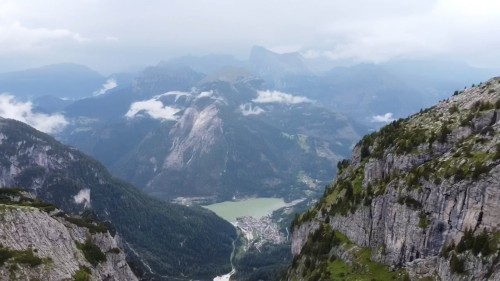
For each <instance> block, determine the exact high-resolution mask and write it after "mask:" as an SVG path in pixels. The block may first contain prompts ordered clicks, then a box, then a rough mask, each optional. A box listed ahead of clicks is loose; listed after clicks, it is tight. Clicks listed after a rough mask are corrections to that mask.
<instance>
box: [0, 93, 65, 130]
mask: <svg viewBox="0 0 500 281" xmlns="http://www.w3.org/2000/svg"><path fill="white" fill-rule="evenodd" d="M0 116H1V117H3V118H10V119H15V120H18V121H21V122H24V123H26V124H28V125H30V126H32V127H34V128H35V129H37V130H39V131H42V132H44V133H48V134H53V133H57V132H60V131H61V130H62V129H64V127H65V126H66V125H68V121H66V118H64V116H63V115H62V114H45V113H36V112H33V104H32V103H31V102H22V101H17V100H16V99H15V97H14V96H11V95H8V94H0Z"/></svg>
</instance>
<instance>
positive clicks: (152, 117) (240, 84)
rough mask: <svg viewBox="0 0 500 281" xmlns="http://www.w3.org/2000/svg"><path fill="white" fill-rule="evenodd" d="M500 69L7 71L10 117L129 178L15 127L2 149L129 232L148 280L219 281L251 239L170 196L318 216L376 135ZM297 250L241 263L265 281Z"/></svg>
mask: <svg viewBox="0 0 500 281" xmlns="http://www.w3.org/2000/svg"><path fill="white" fill-rule="evenodd" d="M492 73H494V70H490V69H478V68H473V67H469V66H467V65H463V64H458V63H450V62H429V61H408V60H399V61H391V62H387V63H381V64H352V65H344V66H335V65H328V64H327V63H325V62H323V63H321V64H318V61H317V60H315V59H310V58H306V57H304V56H302V55H301V54H299V53H288V54H278V53H274V52H271V51H269V50H266V49H265V48H262V47H254V48H253V49H252V51H251V54H250V56H249V59H248V60H238V59H235V58H233V57H231V56H229V55H207V56H202V57H194V56H186V57H179V58H176V59H172V60H170V61H166V62H160V63H159V64H157V65H154V66H150V67H147V68H145V69H144V70H142V71H140V72H138V73H119V74H113V75H110V76H107V77H105V76H103V75H100V74H98V73H96V72H95V71H93V70H91V69H89V68H87V67H85V66H81V65H75V64H62V65H51V66H46V67H41V68H37V69H31V70H26V71H18V72H11V73H4V74H0V81H5V83H3V82H2V83H0V92H5V94H2V95H0V113H1V114H0V115H2V116H5V117H6V118H13V119H17V120H19V121H22V122H25V123H27V124H29V125H31V126H34V127H35V128H37V129H39V130H41V131H44V132H47V133H50V134H52V135H53V136H55V137H56V138H57V139H58V140H60V141H61V142H63V143H65V144H68V145H71V146H73V147H75V148H76V149H79V150H81V151H83V152H84V153H87V154H89V155H91V156H92V157H94V158H95V159H97V160H98V161H100V162H101V163H102V164H104V165H105V166H106V168H107V169H109V171H110V172H111V173H112V174H113V176H114V177H117V178H120V179H121V180H124V182H122V181H121V180H116V179H115V178H113V177H112V176H111V175H110V174H108V172H107V171H106V169H104V168H103V167H102V166H100V164H98V163H96V162H95V161H94V160H92V159H91V158H88V157H87V156H85V155H84V154H82V153H80V152H78V151H77V150H76V149H74V148H68V147H65V146H63V145H61V144H59V143H57V142H56V141H55V140H53V139H51V138H50V137H47V136H45V135H43V134H41V133H40V132H37V131H34V130H31V129H30V128H28V127H27V126H24V125H23V124H21V123H17V122H14V121H11V120H3V119H2V122H1V123H2V129H3V131H2V136H3V137H2V138H1V142H0V145H2V146H3V147H4V149H5V151H9V153H7V154H6V155H5V156H4V158H2V162H1V163H2V165H3V166H2V167H3V168H2V175H0V179H1V180H2V182H1V183H2V186H5V187H7V186H21V187H23V188H26V189H28V190H30V191H31V192H32V193H33V194H34V195H37V196H38V197H41V198H42V199H44V200H47V201H49V202H52V203H55V204H57V205H58V206H60V208H62V209H64V210H66V211H68V212H73V213H77V214H78V213H81V212H82V211H83V210H85V209H88V208H89V207H90V208H91V209H92V210H93V211H94V212H95V215H96V216H97V218H98V219H100V220H107V221H110V222H111V223H112V224H113V225H114V227H116V229H117V230H118V232H119V233H120V234H121V235H123V237H124V239H125V241H126V244H125V246H126V247H125V249H126V251H127V254H128V255H129V260H130V259H132V260H133V261H134V262H135V264H136V267H134V266H132V267H133V268H134V269H135V270H136V271H138V272H139V273H140V274H143V276H145V277H148V276H149V277H155V278H166V279H167V280H169V278H188V279H189V278H200V279H210V278H212V277H213V276H215V275H218V274H223V273H227V272H229V271H231V267H234V264H230V260H229V258H228V257H230V256H232V255H231V254H230V253H231V251H232V250H233V252H234V251H237V249H236V248H238V247H240V246H241V245H240V246H234V243H242V244H244V242H241V241H243V240H239V239H242V238H241V237H242V236H241V235H240V236H238V238H236V237H237V236H236V234H235V232H234V228H233V227H232V226H231V225H230V224H228V223H227V222H225V221H222V220H221V219H219V218H217V217H216V216H215V215H214V214H213V213H211V212H209V211H205V210H202V209H200V208H199V207H194V208H187V207H184V206H178V205H175V204H171V203H167V202H168V201H171V200H174V199H179V198H181V199H182V200H183V199H186V198H187V199H188V200H187V201H186V202H189V203H190V204H192V203H193V202H194V203H195V204H197V203H213V202H221V201H225V200H234V199H244V198H253V197H276V198H284V199H285V200H286V201H287V202H290V201H293V200H297V199H300V200H304V201H302V205H301V206H300V208H306V207H307V204H309V202H311V201H315V200H316V199H317V198H318V197H319V196H320V195H321V194H322V193H323V191H324V189H323V187H324V186H325V185H326V184H328V183H329V182H330V181H331V179H332V178H333V177H334V175H335V173H336V170H337V168H338V167H339V166H338V165H337V163H338V162H339V161H340V160H342V159H345V158H349V157H350V154H351V150H352V148H353V147H354V145H355V144H356V143H357V142H358V141H359V139H360V138H361V137H362V136H363V135H365V134H367V133H369V132H371V131H373V130H374V129H377V128H379V127H380V126H382V125H384V124H386V123H389V122H391V121H393V120H394V119H396V118H398V117H404V116H407V115H408V114H410V113H412V112H418V111H419V110H421V109H422V108H425V107H427V106H429V105H431V104H434V103H435V102H437V101H438V100H441V99H444V98H447V97H449V96H450V94H451V93H453V92H454V91H455V90H460V89H463V88H464V87H465V86H469V85H470V84H473V83H478V82H479V81H481V80H484V79H486V78H487V77H489V76H490V75H491V74H492ZM75 89H77V90H75ZM13 167H14V168H13ZM125 182H129V183H131V184H132V185H133V186H132V185H129V184H127V183H125ZM138 189H139V190H141V191H139V190H138ZM86 190H88V193H89V194H90V195H87V191H86ZM143 192H145V193H147V194H149V195H150V196H153V197H156V198H159V199H161V200H163V201H160V200H156V199H151V198H150V197H148V196H147V195H146V194H144V193H143ZM87 197H88V198H87ZM75 198H80V199H81V198H83V199H85V200H80V199H79V200H78V202H77V201H76V200H77V199H75ZM91 198H92V199H91ZM182 200H177V202H179V201H182ZM182 202H184V201H182ZM295 202H296V201H295ZM87 203H90V205H87ZM292 216H293V211H291V210H287V209H285V210H282V211H280V212H278V214H275V217H273V220H274V221H273V222H272V223H273V224H274V223H281V224H282V225H281V227H282V231H283V232H284V233H285V232H286V231H288V228H287V227H288V225H286V222H288V221H290V220H291V218H292ZM130 225H134V226H135V225H139V226H140V228H141V229H140V230H136V229H135V228H134V229H133V228H130V227H129V226H130ZM283 235H284V234H283ZM233 241H234V243H233V245H231V244H232V242H233ZM286 243H289V242H285V244H284V245H278V246H276V245H271V246H269V248H265V249H266V250H265V251H264V252H263V253H261V252H260V249H257V250H255V249H254V251H253V252H252V251H249V252H248V253H249V256H248V258H247V259H245V258H241V256H240V257H239V258H240V261H244V262H243V263H240V264H239V266H247V267H248V268H246V270H247V271H245V272H249V273H248V274H250V275H251V273H252V269H251V268H252V267H251V266H248V265H245V264H244V263H246V262H248V264H253V263H252V262H254V261H255V260H257V261H259V260H260V259H262V260H267V259H268V258H267V259H266V258H265V257H264V256H263V255H264V254H266V253H274V254H276V255H277V256H279V257H285V259H286V257H287V256H288V255H284V254H283V249H284V247H286V245H287V244H286ZM201 245H203V246H201ZM266 247H267V246H266ZM235 249H236V250H235ZM240 254H241V253H240ZM242 255H243V257H245V256H244V253H243V254H242ZM260 255H262V256H260ZM209 257H210V258H209ZM176 262H177V265H176V264H175V263H176ZM179 263H180V264H181V266H179ZM257 263H258V262H257ZM284 263H285V264H286V261H285V262H284V261H280V262H279V266H277V267H273V265H271V266H270V267H269V268H268V269H267V270H268V271H267V273H265V274H271V273H269V272H274V273H275V272H277V270H279V268H282V267H283V264H284ZM233 269H234V268H233ZM257 271H258V270H257ZM242 272H243V271H242ZM264 272H266V271H265V270H264ZM259 273H260V271H259ZM245 274H246V273H245ZM161 276H163V277H161ZM242 278H243V277H242ZM250 280H251V279H250Z"/></svg>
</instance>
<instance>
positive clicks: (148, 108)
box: [125, 98, 180, 120]
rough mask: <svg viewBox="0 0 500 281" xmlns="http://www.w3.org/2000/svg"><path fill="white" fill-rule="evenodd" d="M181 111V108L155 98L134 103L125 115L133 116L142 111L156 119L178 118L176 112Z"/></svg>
mask: <svg viewBox="0 0 500 281" xmlns="http://www.w3.org/2000/svg"><path fill="white" fill-rule="evenodd" d="M179 111H180V109H177V108H175V107H170V106H164V105H163V103H162V102H161V101H159V100H156V99H154V98H153V99H150V100H145V101H138V102H134V103H132V105H130V109H129V110H128V112H127V113H126V114H125V116H126V117H128V118H133V117H135V116H137V115H140V114H141V113H145V114H147V115H149V116H150V117H151V118H154V119H162V120H177V116H175V114H176V113H177V112H179Z"/></svg>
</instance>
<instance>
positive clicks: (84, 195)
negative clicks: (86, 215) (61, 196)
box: [73, 188, 90, 208]
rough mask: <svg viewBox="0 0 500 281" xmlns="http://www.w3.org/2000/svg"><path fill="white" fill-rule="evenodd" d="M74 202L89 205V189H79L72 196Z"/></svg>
mask: <svg viewBox="0 0 500 281" xmlns="http://www.w3.org/2000/svg"><path fill="white" fill-rule="evenodd" d="M73 199H74V200H75V203H76V204H85V205H84V207H85V208H87V207H88V206H90V189H88V188H85V189H82V190H80V191H79V192H78V193H77V194H76V195H75V196H73Z"/></svg>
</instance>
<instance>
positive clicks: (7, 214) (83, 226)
mask: <svg viewBox="0 0 500 281" xmlns="http://www.w3.org/2000/svg"><path fill="white" fill-rule="evenodd" d="M125 258H126V256H125V253H124V252H123V248H122V244H121V239H120V237H119V235H118V234H117V233H116V232H114V231H113V230H112V229H110V228H108V227H107V226H105V225H103V224H102V223H97V222H95V221H93V220H92V219H90V218H89V217H85V218H84V217H73V216H69V215H67V214H65V213H64V212H63V211H61V210H59V209H57V208H56V207H55V206H54V205H51V204H48V203H45V202H43V201H41V200H39V199H37V198H33V197H32V196H31V195H30V194H29V193H27V192H24V191H21V190H20V189H6V188H3V189H0V280H54V281H56V280H78V281H84V280H87V281H90V280H115V281H122V280H131V281H133V280H137V277H136V276H135V275H134V274H133V273H132V270H131V269H130V267H129V265H128V264H127V261H126V260H125Z"/></svg>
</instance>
